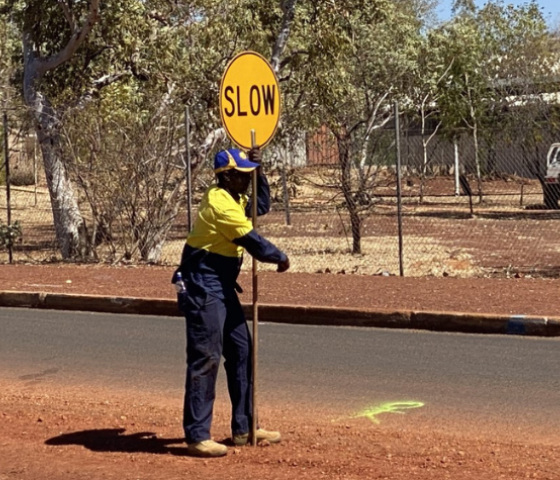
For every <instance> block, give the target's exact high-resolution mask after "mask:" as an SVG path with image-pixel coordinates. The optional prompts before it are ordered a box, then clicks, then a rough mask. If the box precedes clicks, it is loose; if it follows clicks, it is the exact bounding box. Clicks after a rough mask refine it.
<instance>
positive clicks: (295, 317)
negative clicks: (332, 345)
mask: <svg viewBox="0 0 560 480" xmlns="http://www.w3.org/2000/svg"><path fill="white" fill-rule="evenodd" d="M0 306H2V307H26V308H44V309H52V310H72V311H89V312H100V313H127V314H136V315H165V316H181V313H180V312H179V311H178V309H177V304H176V302H175V301H174V300H167V299H142V298H127V297H104V296H96V295H69V294H59V293H33V292H11V291H4V292H2V291H0ZM243 308H244V311H245V315H246V316H247V319H249V320H251V319H252V318H251V317H252V305H250V304H249V305H247V304H245V305H243ZM259 320H260V321H261V322H273V323H289V324H298V325H330V326H352V327H378V328H402V329H416V330H432V331H440V332H460V333H479V334H480V333H485V334H502V335H507V334H509V335H527V336H541V337H556V336H560V318H550V317H539V316H525V315H513V316H511V315H488V314H475V313H458V312H413V311H391V310H386V311H384V310H363V309H354V308H334V307H314V306H287V305H269V304H268V305H265V304H263V305H259Z"/></svg>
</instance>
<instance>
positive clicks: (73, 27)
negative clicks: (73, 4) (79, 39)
mask: <svg viewBox="0 0 560 480" xmlns="http://www.w3.org/2000/svg"><path fill="white" fill-rule="evenodd" d="M58 4H59V5H60V8H62V11H63V12H64V16H65V17H66V20H67V21H68V25H69V26H70V30H71V31H72V32H74V31H75V30H76V22H75V21H74V15H72V12H71V11H70V7H69V6H68V3H66V2H64V1H63V0H58Z"/></svg>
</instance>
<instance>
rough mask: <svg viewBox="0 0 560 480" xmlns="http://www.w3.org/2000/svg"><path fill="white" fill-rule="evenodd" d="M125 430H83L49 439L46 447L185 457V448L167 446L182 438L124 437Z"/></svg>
mask: <svg viewBox="0 0 560 480" xmlns="http://www.w3.org/2000/svg"><path fill="white" fill-rule="evenodd" d="M125 431H126V429H125V428H106V429H98V430H83V431H81V432H72V433H65V434H63V435H59V436H58V437H53V438H49V439H48V440H46V441H45V444H46V445H57V446H61V445H82V446H84V447H85V448H87V449H89V450H92V451H94V452H123V453H155V454H171V455H187V449H186V447H170V446H169V445H173V444H178V443H184V442H185V439H184V438H158V437H157V436H156V434H155V433H152V432H138V433H132V434H129V435H125V434H124V432H125Z"/></svg>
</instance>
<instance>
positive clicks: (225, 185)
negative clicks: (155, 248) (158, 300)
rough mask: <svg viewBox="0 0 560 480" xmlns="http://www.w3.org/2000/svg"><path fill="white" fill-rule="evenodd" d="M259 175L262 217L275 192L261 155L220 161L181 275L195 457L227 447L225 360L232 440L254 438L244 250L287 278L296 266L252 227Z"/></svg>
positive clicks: (262, 433) (187, 415) (189, 435)
mask: <svg viewBox="0 0 560 480" xmlns="http://www.w3.org/2000/svg"><path fill="white" fill-rule="evenodd" d="M255 169H258V170H257V172H258V173H259V174H258V182H257V211H258V214H259V215H264V214H265V213H267V212H268V211H269V209H270V190H269V186H268V181H267V179H266V176H265V175H264V174H263V173H262V171H261V153H260V150H259V149H258V148H255V149H251V150H250V152H249V158H247V155H246V154H245V153H244V152H243V151H240V150H237V149H230V150H224V151H221V152H219V153H218V154H217V155H216V156H215V159H214V172H215V173H216V177H217V184H215V185H212V186H210V187H209V188H208V189H207V190H206V192H205V194H204V196H203V198H202V201H201V203H200V207H199V210H198V216H197V219H196V221H195V223H194V227H193V229H192V230H191V232H190V233H189V235H188V237H187V242H186V244H185V247H184V249H183V254H182V258H181V264H180V266H179V268H178V269H177V271H176V272H175V274H174V276H173V280H172V281H173V283H175V282H176V279H177V272H180V273H181V275H182V278H183V279H184V282H185V285H186V292H185V293H183V294H180V295H179V307H180V309H181V311H182V312H183V313H184V314H185V317H186V323H187V380H186V391H185V403H184V411H183V427H184V430H185V438H186V442H187V444H188V448H187V451H188V452H189V453H190V454H191V455H195V456H202V457H219V456H223V455H226V454H227V447H226V446H225V445H222V444H219V443H217V442H214V441H213V440H212V439H211V436H210V427H211V423H212V411H213V406H214V398H215V393H216V379H217V374H218V367H219V365H220V359H221V356H222V355H223V356H224V358H225V365H224V366H225V370H226V375H227V385H228V390H229V395H230V400H231V404H232V420H231V430H232V440H233V443H234V444H235V445H238V446H240V445H245V444H247V443H248V442H249V441H251V440H252V439H251V438H250V431H251V425H252V423H251V422H252V403H251V402H252V400H251V395H252V391H251V377H252V366H251V349H252V343H251V337H250V334H249V328H248V326H247V322H246V320H245V315H244V313H243V309H242V307H241V304H240V302H239V298H238V296H237V292H240V291H241V288H240V286H239V285H238V283H237V277H238V275H239V272H240V269H241V264H242V262H243V251H244V250H247V251H248V252H249V253H250V254H251V255H252V256H253V257H254V258H256V259H257V260H259V261H261V262H266V263H273V264H276V265H278V268H277V271H278V272H285V271H286V270H288V268H289V267H290V262H289V260H288V257H287V255H286V254H285V253H283V252H282V251H280V250H279V249H278V248H277V247H276V246H274V245H273V244H272V243H271V242H269V241H268V240H266V239H265V238H263V237H261V236H260V235H259V234H258V233H257V232H256V231H255V229H254V228H253V225H252V223H251V221H250V220H249V217H250V213H251V208H252V205H251V202H250V201H249V199H248V197H247V195H246V192H247V189H248V188H249V184H250V182H251V175H252V172H253V170H255ZM256 436H257V439H256V440H257V441H261V440H268V441H269V442H270V443H277V442H279V441H280V433H279V432H269V431H266V430H263V429H257V434H256Z"/></svg>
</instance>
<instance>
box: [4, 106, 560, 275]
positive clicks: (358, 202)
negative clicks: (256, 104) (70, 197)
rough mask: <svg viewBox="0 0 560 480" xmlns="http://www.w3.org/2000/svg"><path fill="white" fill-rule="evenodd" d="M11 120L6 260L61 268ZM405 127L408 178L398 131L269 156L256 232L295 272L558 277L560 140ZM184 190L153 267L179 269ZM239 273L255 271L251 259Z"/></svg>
mask: <svg viewBox="0 0 560 480" xmlns="http://www.w3.org/2000/svg"><path fill="white" fill-rule="evenodd" d="M12 117H13V115H8V122H7V123H8V125H7V129H4V130H3V133H2V142H3V145H4V146H5V145H6V141H7V151H6V152H7V157H8V160H9V167H10V171H9V177H10V178H9V180H10V181H9V184H10V185H9V187H10V188H7V184H6V183H7V182H6V180H7V179H6V163H5V161H4V160H3V161H2V163H0V166H2V169H1V170H0V261H2V262H9V261H10V260H12V261H13V262H32V263H35V262H36V263H40V262H51V261H59V260H60V259H61V257H60V253H59V249H58V246H57V241H56V235H55V228H54V226H53V215H52V206H51V201H50V196H49V192H48V189H47V186H46V181H45V178H44V174H43V171H42V168H41V162H42V160H41V153H40V148H39V145H37V142H36V139H35V136H34V135H33V134H30V133H29V132H30V130H29V128H28V126H26V125H25V123H21V124H18V122H17V121H16V120H12ZM400 129H401V130H400V132H401V133H400V152H401V159H400V163H401V168H400V170H398V169H397V161H396V159H397V154H396V151H397V149H396V141H395V137H396V135H395V128H394V127H391V128H389V127H388V126H386V127H385V128H384V129H382V130H381V131H379V132H377V133H376V135H375V136H374V137H372V138H370V139H368V141H367V142H366V143H365V145H364V144H361V143H359V142H350V143H349V144H348V143H345V142H343V141H341V139H336V138H335V137H334V135H332V133H330V132H329V131H328V129H326V128H322V129H319V130H318V131H316V132H314V133H310V134H307V135H302V136H301V137H298V138H296V139H292V140H291V141H289V142H287V141H286V140H283V141H282V145H281V144H280V142H278V144H277V145H272V146H271V147H269V148H267V150H266V151H265V152H264V161H265V168H266V172H267V174H268V177H269V181H270V184H271V196H272V202H273V203H272V210H271V212H270V213H269V214H268V215H266V216H264V217H260V218H259V225H258V229H259V232H260V233H261V234H262V235H264V236H265V237H267V238H268V239H269V240H271V241H272V242H273V243H275V244H276V245H278V246H279V247H280V248H281V249H283V250H284V251H285V252H286V253H287V254H288V255H289V256H290V260H291V264H292V271H294V272H309V273H315V272H322V273H332V274H364V275H398V274H399V272H400V271H401V269H402V272H403V273H404V275H405V276H415V277H416V276H430V275H435V276H442V275H443V276H461V277H467V276H476V277H482V276H510V275H532V276H557V275H558V273H559V270H560V268H559V266H560V242H559V241H558V238H557V236H558V221H559V220H560V211H557V210H555V209H551V208H546V207H545V203H544V200H543V181H544V180H543V179H544V173H545V171H546V156H547V151H548V149H549V147H550V145H551V144H552V143H553V142H554V141H555V140H556V137H555V134H554V132H553V131H549V130H547V129H546V128H544V127H543V128H541V130H540V131H539V134H538V135H536V136H534V138H537V140H536V141H532V142H528V141H527V140H526V137H525V136H522V135H519V136H517V137H516V136H514V137H513V138H511V136H510V138H506V136H505V135H502V134H501V133H500V132H498V131H496V132H492V135H487V136H486V137H484V138H481V139H479V141H478V147H477V144H476V143H475V141H474V140H473V136H472V134H470V133H468V132H465V133H464V134H462V135H461V136H459V137H458V138H456V140H455V141H452V140H449V139H447V138H445V137H443V136H442V135H440V134H439V133H438V132H437V129H436V128H432V129H431V130H430V131H429V133H428V134H426V133H425V132H424V135H423V134H422V130H421V129H419V128H418V126H417V125H415V124H414V123H413V122H407V121H406V120H402V121H401V122H400ZM179 137H180V136H178V138H175V139H172V140H169V141H170V142H175V143H174V145H172V146H170V151H171V150H173V151H174V152H175V153H174V154H173V155H174V156H171V157H170V158H172V160H173V161H174V162H176V163H177V169H176V173H175V175H176V176H177V177H178V178H180V179H181V181H184V179H185V169H184V168H181V167H182V165H184V158H185V155H184V138H183V139H182V141H181V138H179ZM227 146H228V145H227V142H225V141H221V142H218V143H215V144H214V145H213V150H212V151H208V154H207V155H206V156H205V157H204V159H203V160H201V161H199V163H198V164H197V167H196V170H193V180H192V182H193V183H192V191H193V195H192V215H193V217H194V215H195V214H196V207H197V205H198V202H199V201H200V198H201V196H202V193H203V191H204V189H205V188H206V187H207V186H208V185H209V184H210V183H212V181H213V174H212V170H211V158H212V152H213V151H215V150H216V149H219V148H224V147H227ZM171 147H173V148H171ZM105 181H109V180H105ZM130 181H132V180H130ZM184 183H186V182H184ZM75 185H76V193H77V195H78V198H79V204H80V207H81V208H82V213H83V216H84V218H85V220H86V223H88V224H90V225H91V224H92V223H94V222H95V218H96V217H95V215H94V214H95V212H93V211H92V207H91V203H88V201H87V196H88V191H87V185H88V184H87V182H82V183H81V184H80V183H75ZM399 187H400V188H399ZM165 188H169V185H167V186H166V187H165ZM182 188H183V190H182V192H183V193H182V194H181V199H180V205H179V209H178V210H177V213H176V216H175V217H174V218H171V219H170V221H171V220H172V226H171V228H170V229H169V230H168V231H167V232H166V237H165V242H164V243H163V246H162V249H161V254H160V255H159V258H158V260H157V261H158V262H159V263H162V264H169V265H175V264H177V263H178V261H179V259H180V255H181V250H182V247H183V243H184V241H185V238H186V235H187V229H188V227H187V219H188V212H187V201H186V193H185V192H186V188H185V187H184V185H183V187H182ZM109 191H110V189H109ZM398 193H400V198H399V195H398ZM113 194H115V192H114V191H113ZM107 195H109V194H108V193H107ZM115 198H116V197H115ZM108 200H109V201H110V200H111V198H109V199H108ZM148 201H150V202H154V201H156V199H154V198H152V199H149V200H148ZM550 206H551V205H550V204H549V205H548V207H550ZM123 208H124V207H123ZM137 214H138V215H140V216H141V215H142V212H141V211H139V212H137ZM174 215H175V214H174ZM399 218H400V225H401V226H402V228H399ZM109 221H110V222H113V223H112V225H111V232H112V235H113V236H114V238H117V239H118V238H119V236H120V235H125V233H126V232H127V228H128V227H127V225H126V222H124V223H123V222H122V221H120V222H117V217H113V218H112V219H110V220H109ZM16 223H17V225H18V228H20V229H21V236H20V235H17V234H15V235H14V236H12V237H10V236H9V232H10V226H11V225H12V226H13V225H15V224H16ZM12 233H13V232H12ZM15 233H17V232H15ZM121 247H122V245H120V244H119V242H118V241H117V240H115V241H114V242H113V246H112V249H107V248H104V244H103V238H101V239H100V243H99V245H98V248H97V250H96V256H95V259H96V260H97V261H109V262H113V263H134V262H139V260H138V256H137V255H134V254H130V252H131V250H130V249H129V251H128V252H125V251H124V250H122V251H121V250H119V249H121ZM125 250H126V249H125ZM132 252H133V253H134V251H132ZM244 268H245V269H249V268H251V263H250V262H247V261H246V262H245V265H244ZM260 268H261V269H262V270H267V269H272V268H273V267H272V266H267V265H261V267H260Z"/></svg>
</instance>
